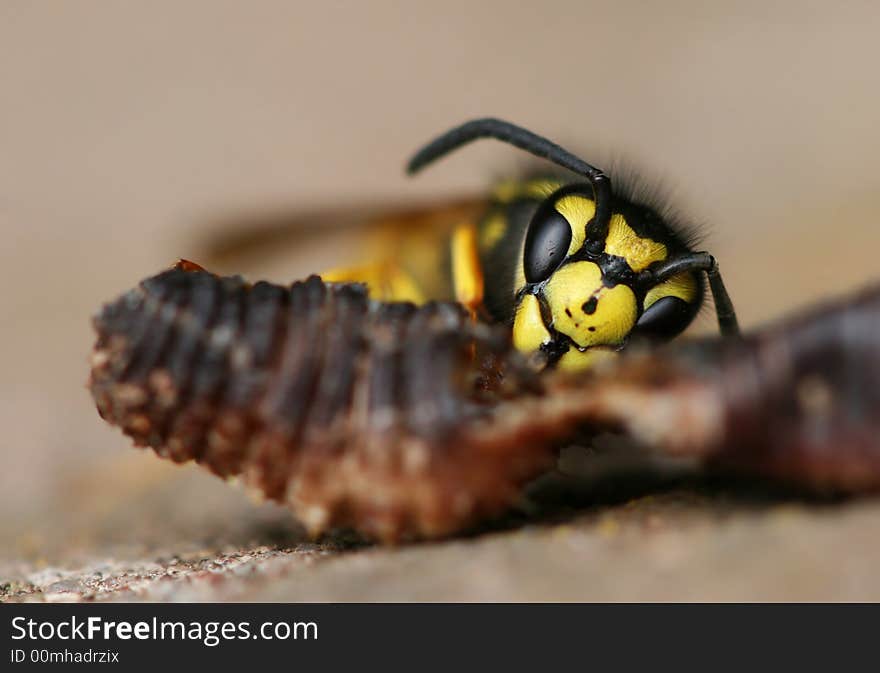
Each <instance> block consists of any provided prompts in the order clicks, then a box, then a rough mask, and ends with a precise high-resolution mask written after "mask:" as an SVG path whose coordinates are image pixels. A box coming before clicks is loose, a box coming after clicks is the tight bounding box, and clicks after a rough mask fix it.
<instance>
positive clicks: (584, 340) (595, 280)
mask: <svg viewBox="0 0 880 673" xmlns="http://www.w3.org/2000/svg"><path fill="white" fill-rule="evenodd" d="M544 294H545V297H546V299H547V303H548V304H549V305H550V312H551V314H552V316H553V327H555V328H556V329H557V330H559V331H560V332H562V333H563V334H567V335H568V336H569V337H571V339H572V340H573V341H574V342H575V343H576V344H578V345H579V346H584V347H587V346H596V345H614V344H619V343H620V342H621V341H623V339H624V338H625V337H626V335H627V334H629V332H630V330H631V329H632V328H633V325H635V322H636V315H637V308H636V296H635V294H634V293H633V291H632V290H631V289H630V288H629V287H627V286H626V285H615V286H614V287H605V286H604V285H603V284H602V271H601V270H600V269H599V267H598V266H597V265H596V264H594V263H593V262H574V263H572V264H567V265H566V266H563V267H562V268H561V269H559V270H558V271H556V273H554V274H553V275H552V276H551V277H550V280H549V281H547V285H546V286H545V287H544Z"/></svg>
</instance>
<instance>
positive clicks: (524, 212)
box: [322, 118, 738, 369]
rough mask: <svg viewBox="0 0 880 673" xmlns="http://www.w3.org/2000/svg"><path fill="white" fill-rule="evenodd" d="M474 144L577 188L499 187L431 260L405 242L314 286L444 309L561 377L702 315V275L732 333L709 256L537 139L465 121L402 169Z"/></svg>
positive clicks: (535, 181) (538, 182) (387, 243)
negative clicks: (487, 325)
mask: <svg viewBox="0 0 880 673" xmlns="http://www.w3.org/2000/svg"><path fill="white" fill-rule="evenodd" d="M480 138H493V139H496V140H500V141H502V142H505V143H508V144H510V145H513V146H515V147H518V148H520V149H522V150H525V151H526V152H528V153H530V154H532V155H534V156H537V157H539V158H542V159H545V160H547V161H549V162H551V163H552V164H554V165H555V166H556V167H557V168H562V169H566V170H567V171H569V172H570V173H572V174H574V175H575V176H577V178H578V179H576V180H572V179H571V178H565V177H562V176H540V177H534V178H531V179H526V180H521V181H508V182H504V183H502V184H500V185H499V186H498V187H497V188H496V189H495V191H494V193H493V195H492V197H491V199H490V201H489V203H488V204H487V205H485V206H484V207H483V209H482V212H477V213H471V214H469V215H468V214H459V213H456V216H457V217H458V218H459V219H461V221H460V222H454V224H453V225H452V227H451V231H449V232H445V233H444V234H443V238H440V240H439V241H438V242H436V243H435V245H436V246H437V251H436V252H435V253H434V254H433V255H431V253H430V252H428V253H425V252H424V251H418V250H417V249H416V246H415V245H413V244H412V243H411V242H410V241H411V239H412V237H413V236H412V235H411V234H410V235H409V239H407V234H406V233H405V234H404V235H403V236H398V237H397V238H396V239H394V238H389V237H385V238H384V239H383V240H382V247H383V248H384V259H380V260H376V261H372V262H368V263H365V264H362V265H357V266H355V267H353V268H345V269H339V270H331V271H329V272H327V273H324V274H322V277H323V278H324V279H325V280H328V281H340V282H364V283H366V284H367V286H368V287H369V288H370V292H371V296H372V297H373V298H375V299H379V300H383V301H414V302H416V303H422V302H424V301H426V300H427V299H435V300H450V301H456V302H458V303H460V304H462V305H464V306H466V307H467V308H468V309H469V310H470V311H471V312H472V314H474V315H475V316H479V317H480V318H482V319H484V320H487V321H490V322H495V323H499V324H505V325H509V326H510V327H511V330H512V335H513V342H514V345H515V346H516V348H517V349H518V350H520V351H523V352H526V353H530V352H540V353H542V354H543V355H544V356H545V359H546V361H547V362H548V364H550V365H555V366H558V367H561V368H566V369H583V368H586V367H589V366H590V365H591V364H593V363H595V362H596V361H598V360H599V359H602V358H605V357H608V356H609V355H610V354H613V353H615V352H617V351H619V350H621V349H622V348H623V347H624V346H625V345H626V344H627V343H629V342H630V341H631V340H643V339H648V340H651V341H662V340H667V339H670V338H672V337H674V336H676V335H678V334H679V333H681V332H682V331H683V330H684V329H685V328H686V327H687V326H688V325H689V324H690V323H691V322H692V320H693V319H694V317H695V316H696V315H697V313H698V311H699V309H700V307H701V305H702V302H703V297H704V294H705V291H704V288H705V281H704V276H705V279H706V280H708V286H709V289H710V291H711V294H712V297H713V300H714V305H715V310H716V314H717V318H718V323H719V327H720V330H721V333H722V334H723V335H734V334H736V333H738V326H737V320H736V313H735V311H734V308H733V304H732V302H731V300H730V297H729V296H728V294H727V291H726V289H725V287H724V283H723V280H722V278H721V274H720V272H719V269H718V264H717V262H716V261H715V259H714V257H712V255H710V254H708V253H706V252H700V251H695V250H693V249H692V247H691V246H690V245H689V240H688V238H689V237H688V236H687V235H686V233H685V232H684V231H681V230H680V228H679V227H677V226H676V225H675V224H674V223H673V222H670V220H669V218H668V217H664V216H663V215H662V214H661V212H660V211H659V209H658V208H656V207H653V206H651V205H648V204H645V203H643V202H641V201H640V200H638V199H635V198H634V197H633V195H629V194H627V193H626V191H627V190H625V189H616V188H614V187H612V183H611V179H610V178H609V177H608V176H607V175H606V174H605V173H604V172H603V171H601V170H599V169H597V168H595V167H593V166H591V165H590V164H588V163H586V162H585V161H583V160H582V159H579V158H578V157H576V156H575V155H573V154H571V153H570V152H568V151H567V150H565V149H563V148H562V147H560V146H559V145H557V144H555V143H553V142H551V141H549V140H547V139H546V138H543V137H541V136H539V135H536V134H534V133H532V132H531V131H527V130H526V129H524V128H521V127H519V126H516V125H514V124H511V123H509V122H506V121H503V120H500V119H492V118H486V119H476V120H473V121H469V122H467V123H464V124H462V125H460V126H457V127H455V128H453V129H451V130H449V131H447V132H446V133H444V134H442V135H440V136H439V137H437V138H436V139H434V140H433V141H431V142H429V143H428V144H427V145H425V146H424V147H422V148H421V149H420V150H418V151H417V152H416V153H415V155H414V156H413V157H412V159H411V160H410V161H409V164H408V166H407V171H408V172H409V173H410V174H415V173H417V172H419V171H420V170H422V169H423V168H425V167H426V166H428V165H430V164H431V163H433V162H434V161H436V160H437V159H440V158H441V157H443V156H445V155H448V154H449V153H451V152H453V151H455V150H456V149H458V148H460V147H462V146H463V145H466V144H468V143H470V142H472V141H474V140H477V139H480ZM429 215H430V214H429ZM416 236H418V234H416Z"/></svg>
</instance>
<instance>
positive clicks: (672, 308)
mask: <svg viewBox="0 0 880 673" xmlns="http://www.w3.org/2000/svg"><path fill="white" fill-rule="evenodd" d="M694 312H695V305H694V304H689V303H688V302H686V301H684V300H682V299H679V298H678V297H663V298H662V299H658V300H657V301H656V302H654V303H653V304H651V305H650V306H649V307H648V308H647V309H646V310H645V312H644V313H642V315H641V317H640V318H639V320H638V322H637V323H636V326H635V328H634V329H633V336H638V337H647V338H649V339H661V340H665V339H671V338H672V337H674V336H676V335H678V334H679V333H681V332H682V331H683V330H684V328H685V327H687V326H688V325H689V324H690V322H691V320H692V319H693V317H694Z"/></svg>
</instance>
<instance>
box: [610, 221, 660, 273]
mask: <svg viewBox="0 0 880 673" xmlns="http://www.w3.org/2000/svg"><path fill="white" fill-rule="evenodd" d="M605 252H606V253H608V254H609V255H616V256H618V257H623V258H624V259H625V260H626V263H627V264H629V267H630V268H631V269H632V270H633V271H643V270H644V269H647V268H648V267H649V266H650V265H651V264H653V263H654V262H662V261H663V260H664V259H666V254H667V253H666V246H665V245H663V244H662V243H658V242H657V241H652V240H651V239H650V238H642V237H641V236H639V235H638V234H637V233H636V232H635V231H633V229H632V227H630V226H629V225H628V224H627V223H626V219H625V218H624V217H623V215H621V214H620V213H614V215H612V216H611V222H610V223H609V225H608V238H606V239H605Z"/></svg>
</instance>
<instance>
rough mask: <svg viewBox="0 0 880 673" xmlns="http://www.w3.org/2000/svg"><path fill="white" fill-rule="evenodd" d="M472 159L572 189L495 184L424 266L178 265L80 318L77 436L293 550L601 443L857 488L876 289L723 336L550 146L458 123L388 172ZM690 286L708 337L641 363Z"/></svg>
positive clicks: (715, 286)
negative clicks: (296, 542) (531, 159)
mask: <svg viewBox="0 0 880 673" xmlns="http://www.w3.org/2000/svg"><path fill="white" fill-rule="evenodd" d="M481 137H492V138H497V139H500V140H503V141H506V142H509V143H511V144H513V145H515V146H517V147H521V148H524V149H526V150H527V151H529V152H531V153H532V154H535V155H537V156H539V157H544V158H549V159H550V160H551V161H553V162H554V163H556V164H557V165H558V166H560V167H563V168H567V169H569V170H570V171H573V172H575V173H576V174H578V175H580V176H582V177H583V178H584V181H582V182H575V183H562V182H554V181H553V179H551V178H541V179H539V180H538V179H536V180H526V181H523V182H521V183H517V184H515V185H511V186H510V187H509V188H508V189H507V193H506V195H504V194H498V195H496V197H495V198H494V199H493V200H492V202H491V203H490V204H489V206H488V209H487V210H486V211H485V212H484V213H483V215H482V217H481V218H479V219H477V220H470V219H468V218H464V219H463V220H462V221H461V222H458V223H457V224H456V225H455V226H454V227H453V228H452V229H451V231H450V232H449V235H448V237H447V238H446V239H445V240H446V241H447V243H448V246H447V247H446V248H445V249H446V250H447V253H446V258H445V262H443V257H442V255H440V256H438V257H436V258H435V259H434V261H435V262H436V265H435V266H433V267H432V266H431V265H429V264H427V263H424V264H422V265H421V269H419V268H418V267H416V268H414V269H413V270H409V269H407V268H406V267H404V266H402V265H401V264H399V263H393V261H390V262H388V263H383V264H373V265H372V266H370V267H360V268H355V269H347V270H341V271H338V272H334V273H329V274H325V275H324V276H322V277H318V276H311V277H309V278H307V279H305V280H302V281H298V282H294V283H293V284H291V285H288V286H280V285H275V284H272V283H267V282H263V281H261V282H257V283H253V284H252V283H249V282H247V281H245V280H244V279H243V278H241V277H239V276H230V277H221V276H218V275H215V274H213V273H210V272H209V271H207V270H205V269H203V268H202V267H200V266H199V265H197V264H195V263H192V262H185V261H181V262H179V263H178V264H176V265H175V266H174V267H173V268H172V269H170V270H166V271H164V272H161V273H159V274H158V275H155V276H152V277H150V278H147V279H145V280H143V281H142V282H141V283H139V284H138V285H137V286H136V287H135V288H133V289H131V290H129V291H127V292H125V293H124V294H122V295H121V296H120V297H118V298H117V299H115V300H113V301H111V302H110V303H107V304H105V305H104V306H103V308H102V309H101V310H100V311H99V312H98V314H97V315H96V316H95V317H94V321H93V324H94V327H95V331H96V333H97V341H96V343H95V347H94V351H93V353H92V357H91V374H90V378H89V388H90V391H91V394H92V396H93V398H94V400H95V403H96V406H97V409H98V412H99V413H100V415H101V416H102V417H103V418H104V419H105V420H107V421H108V422H110V423H112V424H114V425H117V426H119V427H120V428H121V429H122V430H123V432H124V433H125V434H126V435H128V436H129V437H130V438H132V439H133V440H134V443H135V444H136V445H138V446H149V447H152V448H153V449H154V450H155V451H156V452H157V453H158V454H159V455H160V456H162V457H165V458H168V459H171V460H174V461H176V462H186V461H191V460H192V461H196V462H198V463H200V464H202V465H204V466H205V467H206V468H208V469H209V470H211V471H212V472H214V473H215V474H217V475H219V476H221V477H224V478H230V477H237V478H241V479H242V480H243V481H244V482H245V483H247V484H250V485H252V486H253V487H255V488H256V489H258V490H260V491H262V493H263V494H265V496H266V497H267V498H269V499H272V500H276V501H279V502H282V503H285V504H287V505H288V506H289V507H290V508H291V509H292V510H293V512H294V513H295V514H296V515H297V517H298V518H299V519H300V520H302V521H303V523H304V524H305V525H306V526H307V527H308V529H309V530H310V531H311V532H313V533H315V534H317V533H320V532H322V531H326V530H328V529H331V528H334V527H340V526H341V527H351V528H354V529H356V530H358V531H360V532H361V533H363V534H364V535H366V536H368V537H372V538H376V539H379V540H382V541H385V542H397V541H399V540H401V539H411V538H425V537H428V538H430V537H440V536H445V535H450V534H453V533H456V532H458V531H461V530H463V529H465V528H467V527H470V526H473V525H474V524H476V523H478V522H480V521H483V520H485V519H488V518H491V517H494V516H497V515H498V514H500V513H502V512H504V511H505V510H506V509H508V508H510V507H511V505H512V504H514V503H515V502H516V501H517V499H518V497H519V496H520V493H521V491H522V488H523V487H524V485H525V484H527V483H528V482H529V481H531V480H533V479H534V478H536V477H537V476H539V475H541V474H542V473H543V472H546V471H547V470H549V469H551V468H552V467H553V465H554V464H555V461H556V454H557V451H558V450H559V449H560V448H562V447H564V446H566V445H569V444H571V443H572V442H573V441H576V440H578V439H580V438H582V437H583V436H585V434H586V435H589V434H590V433H593V432H600V431H616V432H623V433H625V434H627V435H629V436H631V437H633V438H636V439H637V440H639V441H640V442H642V443H643V444H644V445H645V446H646V447H647V448H649V449H650V450H653V451H656V452H659V453H662V454H675V455H687V456H692V457H696V458H698V459H700V460H703V461H705V462H707V463H710V464H712V465H714V466H716V467H718V468H720V469H724V470H735V471H740V472H746V473H748V474H761V475H767V476H771V477H775V478H779V479H783V480H787V481H792V482H795V483H798V484H802V485H805V486H809V487H813V488H817V489H820V490H833V491H843V492H852V493H855V492H864V491H873V490H878V489H880V439H878V438H880V427H878V421H880V342H878V339H877V334H880V288H873V289H869V290H868V291H866V292H864V293H862V294H860V295H858V296H855V297H852V298H848V299H845V300H840V301H838V302H836V303H833V304H826V305H822V306H819V307H817V308H815V309H813V310H812V311H809V312H807V313H804V314H801V315H797V316H794V317H791V318H788V319H786V320H784V321H783V322H781V323H779V324H777V325H771V326H769V327H766V328H763V329H760V330H758V331H756V332H753V333H751V334H746V335H739V332H738V328H737V323H736V317H735V313H734V310H733V307H732V305H731V302H730V299H729V297H728V295H727V293H726V291H725V289H724V285H723V282H722V280H721V276H720V274H719V272H718V266H717V264H716V262H715V260H714V259H713V258H712V256H711V255H709V254H708V253H705V252H699V251H694V250H693V249H692V248H691V246H689V245H687V244H686V241H685V239H683V238H682V237H681V236H680V235H678V234H677V233H676V231H675V228H674V227H672V226H670V225H669V224H668V223H667V222H666V221H665V220H664V219H663V218H661V217H660V215H659V214H658V213H657V211H656V210H654V209H651V208H649V207H647V206H644V205H640V204H638V203H637V202H636V201H635V200H632V199H628V198H626V197H624V196H622V195H620V194H619V193H617V192H615V191H613V190H612V189H611V185H610V183H609V180H608V178H607V177H606V176H605V175H604V174H603V173H602V172H601V171H599V170H597V169H595V168H593V167H591V166H589V165H588V164H586V163H584V162H582V161H581V160H579V159H577V158H576V157H574V156H573V155H570V154H569V153H567V152H566V151H565V150H563V149H561V148H560V147H559V146H557V145H555V144H553V143H550V142H549V141H547V140H545V139H543V138H540V137H539V136H535V135H534V134H531V133H530V132H527V131H525V130H523V129H520V128H518V127H515V126H513V125H511V124H507V123H506V122H501V121H498V120H492V119H490V120H477V121H475V122H469V123H467V124H464V125H463V126H460V127H457V128H455V129H453V130H452V131H450V132H448V133H446V134H444V135H442V136H440V137H439V138H438V139H437V140H435V141H433V142H431V143H429V144H428V145H426V146H425V147H424V148H423V149H422V150H421V151H419V152H418V153H417V154H416V155H415V157H414V158H413V160H412V161H411V163H410V169H411V170H412V171H416V170H418V169H420V168H421V167H423V166H425V165H427V164H428V163H429V162H431V161H433V160H434V159H436V158H438V157H440V156H443V155H444V154H446V153H448V152H450V151H452V150H453V149H455V148H457V147H460V146H461V145H463V144H465V143H467V142H470V141H471V140H474V139H476V138H481ZM435 251H436V249H435ZM511 251H512V252H513V253H515V254H511ZM493 260H495V262H493ZM442 268H448V270H449V273H448V274H443V273H438V269H442ZM419 270H421V271H425V272H426V273H425V274H424V276H425V279H426V280H424V281H423V280H422V278H421V277H420V275H419V273H418V271H419ZM444 279H445V280H446V281H447V283H446V285H447V287H446V291H447V292H448V293H449V295H448V296H444V295H443V293H442V292H443V288H442V287H440V286H441V285H442V282H438V281H443V280H444ZM355 281H360V282H355ZM364 281H366V282H364ZM429 282H434V283H435V284H434V286H430V285H429V284H428V283H429ZM705 285H708V288H709V291H710V292H711V294H712V295H713V299H714V304H715V308H716V313H717V317H718V322H719V325H720V328H721V333H722V336H721V337H720V338H712V339H703V340H696V341H694V340H690V341H689V340H676V341H674V342H673V343H671V344H657V343H656V342H657V341H666V340H669V339H670V338H671V337H673V336H675V335H676V334H678V333H679V332H681V331H682V330H683V329H684V328H685V327H686V326H687V324H688V323H689V322H690V321H691V320H692V319H693V317H694V315H695V313H696V311H697V309H698V308H699V305H700V302H701V301H702V296H703V288H704V287H705ZM591 328H592V329H591ZM734 335H739V336H735V338H731V337H734ZM536 354H537V356H536ZM599 354H601V355H599ZM611 354H614V357H609V355H611ZM548 363H549V364H550V365H551V366H546V365H547V364H548Z"/></svg>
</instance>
